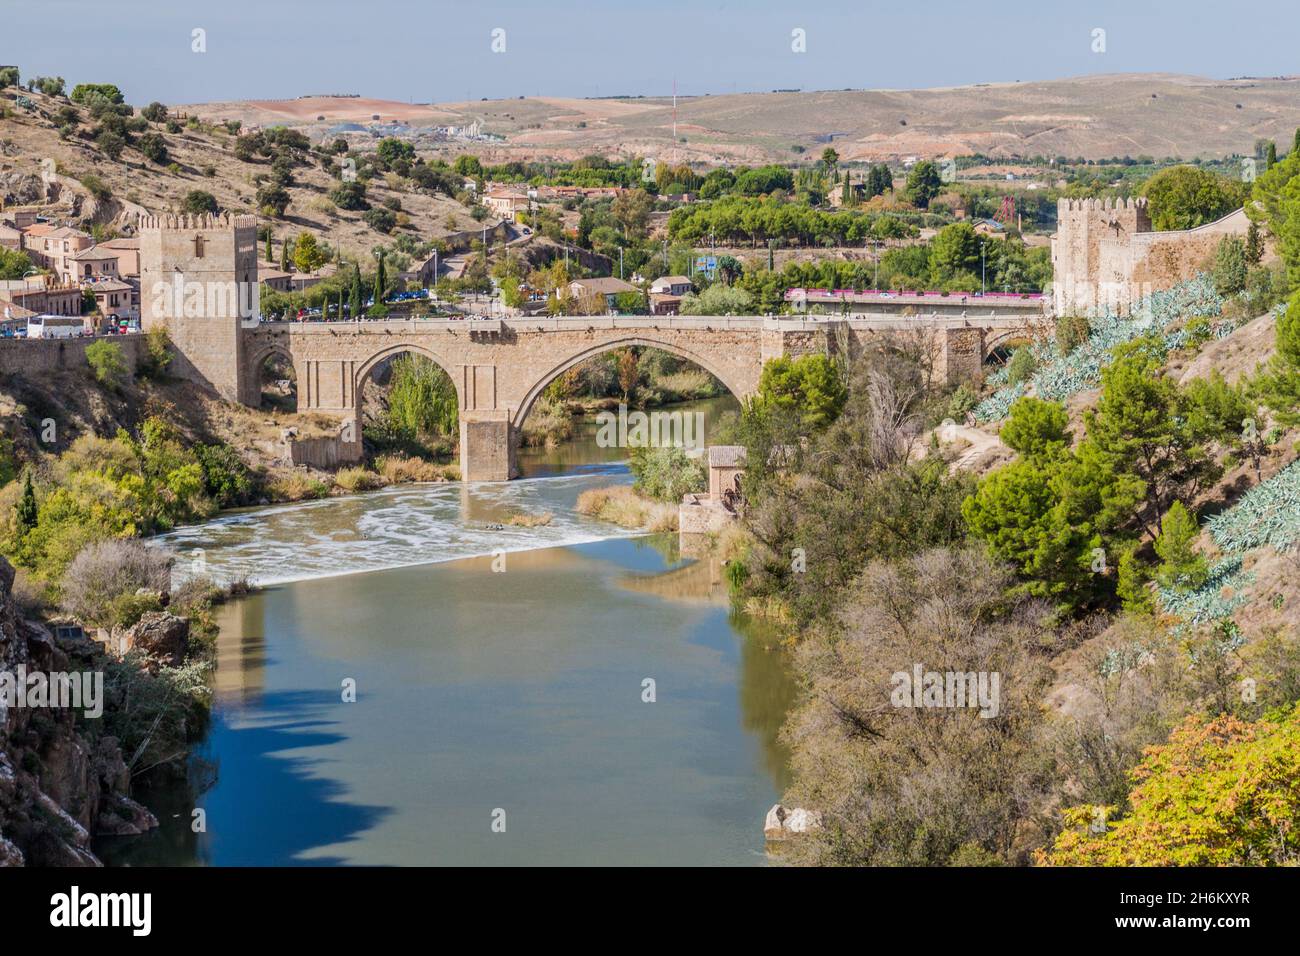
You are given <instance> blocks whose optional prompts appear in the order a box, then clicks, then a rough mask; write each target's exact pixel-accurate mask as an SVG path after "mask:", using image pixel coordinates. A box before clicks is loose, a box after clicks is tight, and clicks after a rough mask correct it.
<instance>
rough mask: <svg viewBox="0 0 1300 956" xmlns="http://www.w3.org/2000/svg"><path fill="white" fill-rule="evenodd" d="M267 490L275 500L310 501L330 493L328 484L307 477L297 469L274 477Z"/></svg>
mask: <svg viewBox="0 0 1300 956" xmlns="http://www.w3.org/2000/svg"><path fill="white" fill-rule="evenodd" d="M267 490H268V491H269V492H270V493H271V497H272V498H273V499H274V500H276V501H310V500H312V499H315V498H324V497H325V496H326V495H328V494H329V493H330V489H329V486H328V485H326V484H325V483H324V482H323V481H320V480H319V479H317V478H309V477H308V476H307V475H304V474H302V473H300V472H297V471H294V472H290V473H289V474H288V475H285V476H284V477H281V478H276V479H275V480H273V481H272V482H271V483H270V484H269V485H268V486H267Z"/></svg>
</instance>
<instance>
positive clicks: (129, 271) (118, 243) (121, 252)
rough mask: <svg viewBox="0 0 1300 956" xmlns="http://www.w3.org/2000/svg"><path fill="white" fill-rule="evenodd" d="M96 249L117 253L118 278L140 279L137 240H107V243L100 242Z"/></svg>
mask: <svg viewBox="0 0 1300 956" xmlns="http://www.w3.org/2000/svg"><path fill="white" fill-rule="evenodd" d="M98 248H100V249H109V250H112V251H113V252H115V253H117V274H118V275H119V276H122V277H123V278H128V277H131V278H139V277H140V240H139V239H133V238H131V239H128V238H123V239H109V240H108V241H107V242H101V243H100V244H99V246H98Z"/></svg>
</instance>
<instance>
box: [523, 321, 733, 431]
mask: <svg viewBox="0 0 1300 956" xmlns="http://www.w3.org/2000/svg"><path fill="white" fill-rule="evenodd" d="M632 345H640V346H644V347H646V348H652V349H660V350H661V351H664V352H668V353H670V354H672V355H676V356H677V357H678V358H681V359H685V360H686V361H688V362H692V363H694V364H695V365H698V366H699V367H700V368H702V369H704V371H706V372H708V373H709V374H710V375H712V376H713V377H714V378H716V379H717V380H718V381H719V382H721V383H722V384H723V386H724V387H725V388H726V389H727V391H729V392H730V393H731V394H732V395H734V396H735V397H736V398H737V399H744V398H747V397H748V396H749V393H750V392H751V391H752V386H749V387H747V383H743V382H741V381H739V380H738V379H737V378H736V376H735V375H734V374H732V373H729V372H727V371H724V370H722V369H721V368H720V367H719V366H718V364H717V363H716V362H713V361H712V360H710V359H709V358H708V357H706V356H704V355H701V354H700V353H698V352H695V351H693V350H691V349H688V348H683V347H682V346H680V345H676V344H674V343H672V342H665V341H663V340H661V339H656V338H649V337H647V336H644V335H628V336H624V337H622V338H617V339H609V340H606V341H603V342H600V343H598V344H596V345H592V346H590V347H588V348H585V349H582V350H581V351H579V352H578V353H577V354H575V355H573V356H571V357H569V358H567V359H565V360H564V361H563V362H561V363H559V364H558V365H556V366H553V367H552V368H551V369H550V370H549V371H547V372H546V373H545V374H544V375H542V377H541V378H539V379H538V380H537V382H536V383H534V384H533V386H532V387H531V388H529V389H528V391H527V392H526V393H525V394H524V398H523V400H522V401H521V402H520V403H519V407H518V408H516V409H515V410H514V412H513V413H512V414H511V416H510V423H511V425H512V426H513V428H516V429H518V428H522V427H523V424H524V420H525V419H526V418H527V417H528V413H529V412H530V411H531V410H532V407H533V404H534V403H535V402H536V401H537V399H538V398H539V397H540V396H541V394H542V392H543V391H545V389H546V386H548V385H550V384H551V382H553V381H555V380H556V379H557V378H559V377H560V376H561V375H563V374H564V373H565V372H567V371H568V370H569V369H571V368H573V367H574V366H575V365H580V364H582V363H583V362H585V361H587V359H590V358H595V357H596V356H597V355H603V354H605V353H606V352H613V351H615V350H616V349H621V348H626V347H628V346H632Z"/></svg>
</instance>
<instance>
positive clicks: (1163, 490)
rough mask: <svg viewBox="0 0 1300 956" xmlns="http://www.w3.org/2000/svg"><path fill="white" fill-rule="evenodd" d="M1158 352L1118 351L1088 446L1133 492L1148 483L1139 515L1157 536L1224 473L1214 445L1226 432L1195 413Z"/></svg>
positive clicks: (1151, 345)
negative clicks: (1176, 507) (1162, 524)
mask: <svg viewBox="0 0 1300 956" xmlns="http://www.w3.org/2000/svg"><path fill="white" fill-rule="evenodd" d="M1157 347H1158V343H1156V342H1155V341H1154V340H1149V339H1139V340H1137V341H1135V342H1132V343H1128V345H1126V346H1121V347H1120V348H1118V349H1116V353H1117V358H1116V359H1115V361H1114V362H1113V363H1112V364H1111V365H1109V366H1108V367H1107V368H1105V369H1103V370H1102V373H1101V379H1102V389H1101V397H1100V399H1099V400H1098V402H1097V407H1096V408H1095V409H1093V410H1090V411H1089V412H1088V413H1087V415H1086V421H1087V439H1086V441H1085V447H1086V451H1087V453H1088V454H1092V455H1095V458H1096V460H1097V462H1098V464H1099V465H1100V467H1101V468H1103V469H1104V470H1106V471H1107V472H1108V473H1110V474H1112V475H1115V476H1126V477H1127V479H1129V481H1128V482H1127V483H1126V484H1128V485H1129V486H1130V487H1132V485H1134V484H1140V485H1141V487H1142V498H1143V499H1144V501H1145V503H1144V505H1143V506H1142V507H1141V508H1140V510H1139V511H1138V518H1139V520H1140V521H1141V523H1142V525H1143V527H1145V528H1146V529H1147V531H1148V533H1150V534H1152V535H1153V536H1154V533H1155V528H1156V523H1157V521H1158V520H1159V516H1160V515H1162V514H1164V513H1165V512H1166V511H1167V510H1168V509H1169V508H1170V506H1171V505H1172V504H1173V502H1174V500H1175V499H1180V498H1185V499H1188V500H1190V499H1191V498H1193V497H1195V495H1196V494H1197V492H1199V491H1200V490H1201V489H1203V488H1205V487H1207V486H1208V485H1209V484H1210V483H1212V482H1214V481H1215V480H1217V479H1218V477H1219V475H1220V474H1221V473H1222V468H1221V467H1220V466H1219V465H1218V463H1217V462H1216V461H1215V459H1214V457H1213V455H1211V454H1210V452H1209V451H1208V450H1207V447H1206V444H1207V441H1208V440H1210V439H1212V438H1214V437H1216V432H1221V429H1220V427H1219V426H1218V425H1217V424H1215V423H1214V422H1213V421H1212V420H1211V419H1210V418H1209V417H1208V416H1204V415H1196V414H1193V413H1194V411H1195V408H1194V406H1193V403H1192V402H1191V401H1190V400H1189V399H1188V398H1187V396H1186V395H1185V394H1184V392H1183V391H1182V390H1181V389H1180V388H1179V387H1178V384H1177V383H1176V382H1174V381H1173V380H1171V379H1170V378H1168V377H1166V375H1165V374H1164V366H1163V361H1162V356H1160V355H1159V354H1158V353H1157V352H1156V349H1157ZM1219 437H1224V438H1227V437H1228V436H1222V435H1220V436H1219ZM1123 507H1124V504H1123V503H1121V502H1116V503H1115V508H1116V509H1122V508H1123Z"/></svg>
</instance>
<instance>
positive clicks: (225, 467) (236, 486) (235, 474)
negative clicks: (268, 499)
mask: <svg viewBox="0 0 1300 956" xmlns="http://www.w3.org/2000/svg"><path fill="white" fill-rule="evenodd" d="M194 455H195V457H196V458H198V460H199V466H200V467H201V468H202V469H203V487H204V489H205V490H206V491H207V493H208V494H209V495H211V496H212V500H213V501H214V502H216V504H217V507H219V508H233V507H235V506H236V505H241V504H246V503H247V502H248V500H249V498H250V497H251V495H252V493H253V478H252V476H251V475H250V474H249V471H248V468H247V467H246V466H245V465H244V462H243V460H242V459H241V458H240V457H239V453H238V452H237V451H235V449H234V448H232V447H230V446H229V445H226V444H217V445H204V444H198V445H195V446H194Z"/></svg>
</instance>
